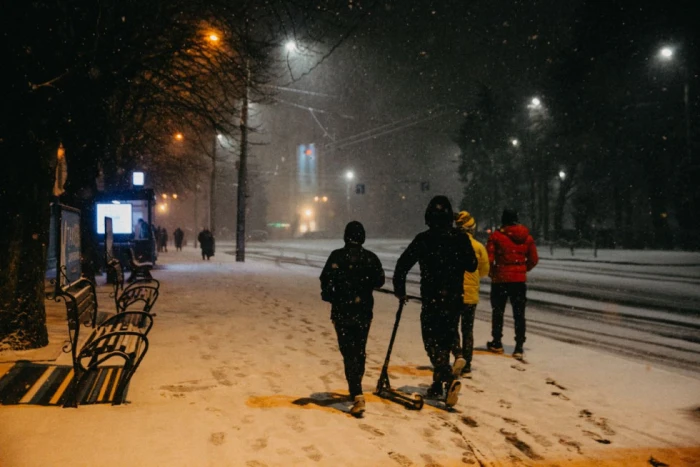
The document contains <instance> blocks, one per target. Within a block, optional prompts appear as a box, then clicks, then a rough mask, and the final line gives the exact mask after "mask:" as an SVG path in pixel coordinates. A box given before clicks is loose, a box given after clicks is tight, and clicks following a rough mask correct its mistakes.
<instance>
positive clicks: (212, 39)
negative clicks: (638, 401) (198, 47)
mask: <svg viewBox="0 0 700 467" xmlns="http://www.w3.org/2000/svg"><path fill="white" fill-rule="evenodd" d="M207 39H209V41H210V42H219V40H220V39H221V38H220V37H219V35H218V34H215V33H211V34H209V37H207Z"/></svg>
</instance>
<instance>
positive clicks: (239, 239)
mask: <svg viewBox="0 0 700 467" xmlns="http://www.w3.org/2000/svg"><path fill="white" fill-rule="evenodd" d="M249 91H250V62H249V60H248V59H246V62H245V79H244V80H243V105H242V106H241V123H240V128H241V151H240V152H241V154H240V160H239V165H238V199H237V203H236V205H237V209H236V261H237V262H244V261H245V208H246V197H247V196H248V195H247V193H248V189H247V188H248V186H247V185H248V98H249V96H248V93H249Z"/></svg>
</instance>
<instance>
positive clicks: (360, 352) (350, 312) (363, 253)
mask: <svg viewBox="0 0 700 467" xmlns="http://www.w3.org/2000/svg"><path fill="white" fill-rule="evenodd" d="M344 239H345V246H344V247H343V248H340V249H338V250H334V251H333V252H332V253H331V254H330V256H329V257H328V261H326V265H325V266H324V268H323V271H322V272H321V277H320V278H319V279H320V280H321V299H322V300H323V301H326V302H330V304H331V321H332V322H333V326H334V327H335V332H336V334H337V336H338V347H340V353H341V354H342V356H343V363H344V365H345V378H346V379H347V382H348V388H349V392H350V399H351V400H352V401H353V406H352V408H351V409H350V413H351V414H352V415H353V416H355V417H361V416H362V414H363V413H364V411H365V398H364V396H363V395H362V377H363V376H364V374H365V359H366V353H365V348H366V346H367V337H368V336H369V327H370V324H371V323H372V316H373V314H372V309H373V307H374V298H373V297H372V290H373V289H377V288H379V287H381V286H382V285H384V269H383V268H382V263H381V261H379V258H378V257H377V255H375V254H374V253H372V252H371V251H369V250H366V249H364V248H363V247H362V244H363V243H364V242H365V229H364V227H363V226H362V224H361V223H359V222H357V221H352V222H350V223H348V225H347V226H346V227H345V235H344Z"/></svg>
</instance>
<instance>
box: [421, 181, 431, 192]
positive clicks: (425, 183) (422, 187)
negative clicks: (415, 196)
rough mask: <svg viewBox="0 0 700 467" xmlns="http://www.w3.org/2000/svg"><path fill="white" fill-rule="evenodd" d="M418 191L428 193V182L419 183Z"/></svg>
mask: <svg viewBox="0 0 700 467" xmlns="http://www.w3.org/2000/svg"><path fill="white" fill-rule="evenodd" d="M420 191H430V182H420Z"/></svg>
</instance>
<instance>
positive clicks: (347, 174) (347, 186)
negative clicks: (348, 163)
mask: <svg viewBox="0 0 700 467" xmlns="http://www.w3.org/2000/svg"><path fill="white" fill-rule="evenodd" d="M354 179H355V172H353V171H352V170H348V171H347V172H345V180H346V181H347V183H346V184H345V212H346V215H347V216H348V218H350V183H352V181H353V180H354Z"/></svg>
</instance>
